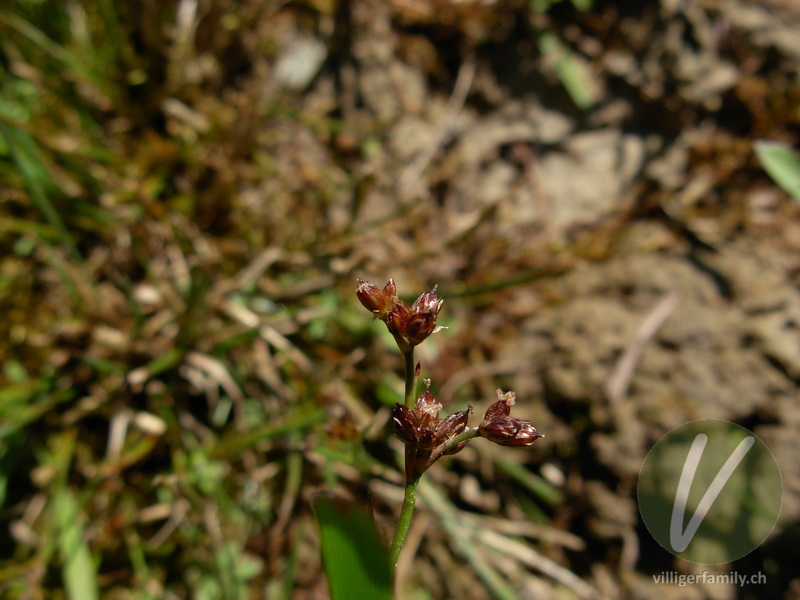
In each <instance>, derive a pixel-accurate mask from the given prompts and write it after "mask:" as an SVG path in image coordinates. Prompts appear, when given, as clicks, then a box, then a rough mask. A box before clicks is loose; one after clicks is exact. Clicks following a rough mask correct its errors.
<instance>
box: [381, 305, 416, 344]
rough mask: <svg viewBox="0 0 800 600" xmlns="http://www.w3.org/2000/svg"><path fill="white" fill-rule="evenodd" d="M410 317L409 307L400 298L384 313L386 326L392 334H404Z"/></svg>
mask: <svg viewBox="0 0 800 600" xmlns="http://www.w3.org/2000/svg"><path fill="white" fill-rule="evenodd" d="M410 317H411V309H410V308H408V305H407V304H406V303H405V302H403V301H402V300H400V301H398V302H396V303H395V304H394V305H393V306H392V308H391V309H390V310H389V312H388V313H387V314H386V327H387V328H388V329H389V333H391V334H393V335H402V336H405V335H406V325H407V323H408V319H409V318H410Z"/></svg>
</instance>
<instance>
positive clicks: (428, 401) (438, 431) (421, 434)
mask: <svg viewBox="0 0 800 600" xmlns="http://www.w3.org/2000/svg"><path fill="white" fill-rule="evenodd" d="M425 385H426V389H425V392H424V393H423V394H422V395H421V396H420V397H419V398H417V401H416V404H415V405H414V408H413V409H410V408H408V407H407V406H403V405H402V404H396V405H395V408H394V410H393V411H392V428H393V429H394V433H395V435H396V436H397V437H398V438H400V439H401V440H402V441H403V443H404V444H406V450H407V456H409V455H410V457H411V458H410V461H411V462H410V467H409V465H408V464H407V467H408V468H409V469H410V470H408V471H407V476H408V477H413V476H414V474H421V473H423V472H424V471H425V470H426V469H428V467H430V466H431V465H432V464H433V463H434V462H436V460H438V459H439V458H440V457H441V456H443V455H445V454H455V453H456V452H458V451H459V450H461V449H462V448H464V446H466V441H464V442H459V443H457V444H456V445H455V446H453V447H449V446H452V444H453V443H455V440H454V438H456V437H457V436H458V435H460V434H462V433H464V432H465V431H466V429H467V420H468V419H469V413H470V412H472V406H469V407H468V408H467V410H462V411H459V412H456V413H453V414H452V415H450V416H448V417H445V418H444V419H440V418H439V411H440V410H442V405H441V404H440V403H439V402H438V401H437V400H436V398H435V397H434V395H433V394H432V393H431V391H430V389H427V386H429V385H430V380H426V381H425ZM408 460H409V459H407V462H408Z"/></svg>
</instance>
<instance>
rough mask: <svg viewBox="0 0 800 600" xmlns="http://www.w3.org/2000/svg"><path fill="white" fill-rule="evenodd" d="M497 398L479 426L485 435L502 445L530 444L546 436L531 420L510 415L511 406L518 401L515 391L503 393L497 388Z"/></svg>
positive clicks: (479, 429) (491, 440) (481, 432)
mask: <svg viewBox="0 0 800 600" xmlns="http://www.w3.org/2000/svg"><path fill="white" fill-rule="evenodd" d="M497 398H498V399H497V402H494V403H493V404H492V405H491V406H490V407H489V409H488V410H487V411H486V414H485V415H484V416H483V421H482V422H481V424H480V425H479V426H478V431H479V432H480V434H481V435H482V436H483V437H485V438H486V439H487V440H489V441H490V442H494V443H495V444H500V445H501V446H530V445H531V444H533V443H534V442H535V441H536V440H538V439H539V438H540V437H544V435H543V434H541V433H539V432H538V431H537V430H536V428H535V427H534V426H533V425H532V424H531V422H530V421H526V420H525V419H515V418H514V417H511V416H510V415H511V407H512V406H514V403H515V401H516V395H515V394H514V392H506V393H503V391H502V390H497Z"/></svg>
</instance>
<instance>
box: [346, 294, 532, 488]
mask: <svg viewBox="0 0 800 600" xmlns="http://www.w3.org/2000/svg"><path fill="white" fill-rule="evenodd" d="M356 283H357V288H356V295H357V296H358V299H359V301H360V302H361V304H363V305H364V307H365V308H366V309H367V310H369V311H370V312H371V313H372V314H373V315H374V316H375V318H376V319H379V320H381V321H383V322H384V323H386V327H387V328H388V330H389V332H390V333H391V334H392V335H393V336H394V338H395V340H396V341H397V345H398V347H399V348H400V351H401V352H402V353H403V354H405V355H406V358H407V363H406V367H407V369H408V367H409V364H413V352H414V347H415V346H417V345H418V344H420V343H421V342H423V341H425V340H426V339H427V338H428V337H429V336H430V335H431V334H432V333H435V332H436V331H438V330H439V329H441V327H438V326H437V325H436V319H437V317H438V316H439V312H440V311H441V309H442V303H443V302H444V300H442V299H440V298H439V296H438V295H437V294H436V287H434V288H433V289H432V290H430V291H429V292H425V293H424V294H422V295H421V296H420V297H419V298H417V299H416V301H415V302H414V303H413V304H412V305H411V306H410V307H409V306H408V305H407V304H406V303H405V302H403V301H402V300H400V299H399V298H398V297H397V288H396V286H395V283H394V280H392V279H390V280H389V281H388V282H387V283H386V285H385V286H383V288H382V289H381V288H378V287H377V286H375V285H373V284H371V283H369V282H368V281H364V280H363V279H358V280H356ZM412 375H413V377H412ZM418 375H419V364H417V365H416V368H415V370H414V371H413V373H412V372H410V371H407V372H406V383H407V387H406V405H402V404H397V405H396V406H395V408H394V410H393V411H392V426H393V428H394V433H395V435H396V436H397V437H398V438H400V439H401V440H402V441H403V443H404V444H405V445H406V454H405V459H406V484H407V485H413V484H414V482H415V481H417V479H419V476H420V475H422V473H424V472H425V471H426V470H427V469H428V468H429V467H430V466H431V465H432V464H433V463H434V462H436V461H437V460H438V459H439V458H441V457H442V456H444V455H447V454H455V453H456V452H459V451H460V450H461V449H463V448H464V446H466V445H467V442H469V440H471V439H473V438H476V437H483V438H485V439H487V440H489V441H490V442H494V443H495V444H500V445H502V446H530V445H531V444H533V443H534V442H535V441H536V440H537V439H539V438H540V437H544V436H543V435H542V434H541V433H539V432H538V431H537V430H536V428H535V427H534V426H533V425H531V422H530V421H526V420H524V419H517V418H514V417H512V416H511V407H512V406H514V403H515V401H516V396H515V394H514V392H503V391H502V390H497V402H494V403H493V404H492V405H491V406H490V407H489V409H488V410H487V411H486V413H485V414H484V416H483V420H482V421H481V423H480V425H478V427H477V428H476V429H470V428H469V427H467V420H468V419H469V414H470V413H471V412H472V405H469V406H468V407H467V409H466V410H462V411H459V412H456V413H454V414H452V415H450V416H448V417H445V418H443V419H440V418H439V411H441V410H442V405H441V404H440V403H439V402H438V401H437V400H436V398H435V397H434V395H433V394H432V393H431V391H430V380H425V392H424V393H423V394H422V395H421V396H420V397H419V398H417V399H416V402H415V403H414V404H413V408H412V402H413V400H414V396H415V395H416V394H415V392H414V390H415V388H416V381H417V377H418Z"/></svg>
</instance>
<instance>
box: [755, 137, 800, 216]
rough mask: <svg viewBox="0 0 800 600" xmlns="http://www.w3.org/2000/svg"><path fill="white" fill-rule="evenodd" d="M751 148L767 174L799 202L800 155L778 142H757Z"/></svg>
mask: <svg viewBox="0 0 800 600" xmlns="http://www.w3.org/2000/svg"><path fill="white" fill-rule="evenodd" d="M753 147H754V148H755V151H756V156H757V157H758V160H759V161H761V166H763V167H764V170H765V171H766V172H767V174H768V175H769V176H770V177H772V180H773V181H774V182H775V183H777V184H778V185H779V186H780V187H781V188H782V189H783V190H784V191H785V192H786V193H787V194H789V195H790V196H791V197H792V198H794V199H795V200H797V201H798V202H800V153H798V152H795V151H794V150H792V149H791V148H789V147H788V146H787V145H785V144H781V143H779V142H769V141H764V140H762V141H758V142H756V143H755V144H754V145H753Z"/></svg>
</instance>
